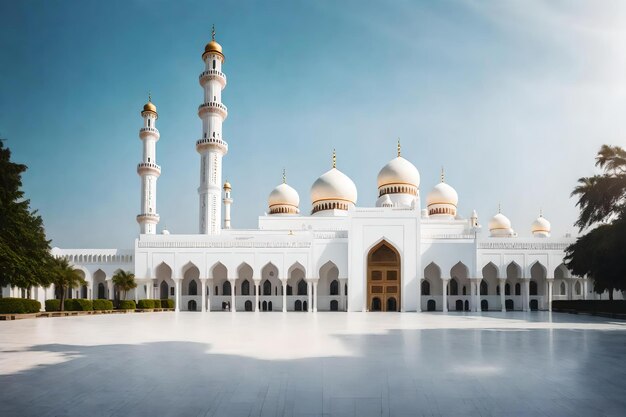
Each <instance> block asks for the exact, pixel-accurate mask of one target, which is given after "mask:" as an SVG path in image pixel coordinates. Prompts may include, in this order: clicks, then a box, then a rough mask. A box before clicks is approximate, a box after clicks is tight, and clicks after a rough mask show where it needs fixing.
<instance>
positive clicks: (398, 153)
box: [398, 138, 400, 158]
mask: <svg viewBox="0 0 626 417" xmlns="http://www.w3.org/2000/svg"><path fill="white" fill-rule="evenodd" d="M398 158H400V138H398Z"/></svg>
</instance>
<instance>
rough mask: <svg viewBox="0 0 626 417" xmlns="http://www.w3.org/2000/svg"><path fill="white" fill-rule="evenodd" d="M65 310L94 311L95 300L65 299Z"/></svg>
mask: <svg viewBox="0 0 626 417" xmlns="http://www.w3.org/2000/svg"><path fill="white" fill-rule="evenodd" d="M64 307H65V311H92V310H93V301H91V300H87V299H84V298H72V299H69V300H65V305H64Z"/></svg>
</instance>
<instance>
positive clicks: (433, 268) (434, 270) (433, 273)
mask: <svg viewBox="0 0 626 417" xmlns="http://www.w3.org/2000/svg"><path fill="white" fill-rule="evenodd" d="M424 278H426V279H427V280H428V281H433V280H440V279H441V268H440V267H439V265H437V264H436V263H435V262H431V263H429V264H428V265H427V266H426V268H424Z"/></svg>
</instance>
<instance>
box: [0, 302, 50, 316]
mask: <svg viewBox="0 0 626 417" xmlns="http://www.w3.org/2000/svg"><path fill="white" fill-rule="evenodd" d="M40 309H41V303H40V302H39V301H36V300H28V299H26V298H0V314H27V313H38V312H39V310H40Z"/></svg>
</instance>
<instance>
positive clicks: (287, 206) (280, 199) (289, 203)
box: [268, 182, 300, 214]
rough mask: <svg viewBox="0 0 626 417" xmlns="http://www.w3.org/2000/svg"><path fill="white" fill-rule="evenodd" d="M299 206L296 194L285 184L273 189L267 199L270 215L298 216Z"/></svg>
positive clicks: (298, 197)
mask: <svg viewBox="0 0 626 417" xmlns="http://www.w3.org/2000/svg"><path fill="white" fill-rule="evenodd" d="M299 205H300V196H299V195H298V192H297V191H296V190H294V188H293V187H291V186H290V185H288V184H287V183H286V182H283V183H282V184H280V185H278V186H277V187H276V188H274V189H273V190H272V192H271V193H270V196H269V198H268V206H269V213H270V214H298V213H300V209H298V206H299Z"/></svg>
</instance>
